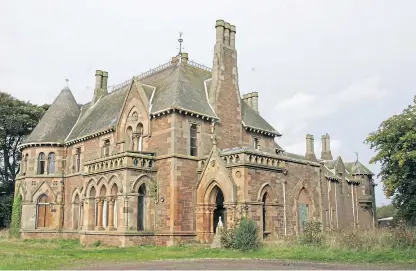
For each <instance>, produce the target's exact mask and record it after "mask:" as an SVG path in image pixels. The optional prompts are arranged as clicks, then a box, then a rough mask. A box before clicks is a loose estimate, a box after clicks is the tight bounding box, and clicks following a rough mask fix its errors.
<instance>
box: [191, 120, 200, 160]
mask: <svg viewBox="0 0 416 271" xmlns="http://www.w3.org/2000/svg"><path fill="white" fill-rule="evenodd" d="M193 131H195V136H193ZM198 133H199V124H198V123H190V126H189V155H190V156H193V157H197V156H198V149H199V148H198V147H199V146H198V143H199V140H198ZM192 139H194V144H192V143H193V141H192Z"/></svg>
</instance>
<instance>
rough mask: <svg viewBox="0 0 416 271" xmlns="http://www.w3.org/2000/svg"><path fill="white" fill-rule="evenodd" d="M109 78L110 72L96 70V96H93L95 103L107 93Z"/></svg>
mask: <svg viewBox="0 0 416 271" xmlns="http://www.w3.org/2000/svg"><path fill="white" fill-rule="evenodd" d="M107 80H108V72H106V71H101V70H96V71H95V89H94V96H93V98H92V102H93V104H94V103H96V102H97V101H98V99H100V97H102V96H104V95H107V94H108V92H107Z"/></svg>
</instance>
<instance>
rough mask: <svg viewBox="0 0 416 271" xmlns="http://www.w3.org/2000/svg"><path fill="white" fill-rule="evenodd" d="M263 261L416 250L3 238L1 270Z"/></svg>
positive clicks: (366, 259)
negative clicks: (241, 249) (164, 261)
mask: <svg viewBox="0 0 416 271" xmlns="http://www.w3.org/2000/svg"><path fill="white" fill-rule="evenodd" d="M201 258H234V259H235V258H257V259H259V258H262V259H286V260H304V261H315V262H337V263H374V264H383V265H384V264H394V265H401V264H406V265H409V264H411V265H413V264H415V267H416V261H415V259H416V249H400V250H392V249H386V250H378V251H368V252H365V251H353V250H336V249H329V248H328V249H325V248H322V247H319V248H318V247H313V246H302V245H295V246H290V247H283V246H279V247H264V248H261V249H259V250H257V251H252V252H245V253H244V252H239V251H232V250H225V249H208V248H202V247H200V246H196V245H187V246H178V247H154V246H138V247H129V248H115V247H83V246H81V245H80V244H79V241H78V240H76V241H74V240H59V239H58V240H52V241H47V240H26V241H22V240H8V239H0V269H60V268H71V267H82V266H85V265H86V264H91V263H95V262H97V263H98V262H99V263H106V262H107V263H122V262H137V261H148V260H161V259H201Z"/></svg>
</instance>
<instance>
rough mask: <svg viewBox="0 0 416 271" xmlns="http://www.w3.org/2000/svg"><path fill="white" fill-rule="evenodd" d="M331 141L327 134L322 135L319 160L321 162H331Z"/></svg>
mask: <svg viewBox="0 0 416 271" xmlns="http://www.w3.org/2000/svg"><path fill="white" fill-rule="evenodd" d="M330 143H331V140H330V138H329V135H328V134H325V135H322V152H321V159H322V160H333V157H332V153H331V144H330Z"/></svg>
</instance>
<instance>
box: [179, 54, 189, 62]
mask: <svg viewBox="0 0 416 271" xmlns="http://www.w3.org/2000/svg"><path fill="white" fill-rule="evenodd" d="M181 63H183V64H187V63H188V53H182V54H181Z"/></svg>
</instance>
